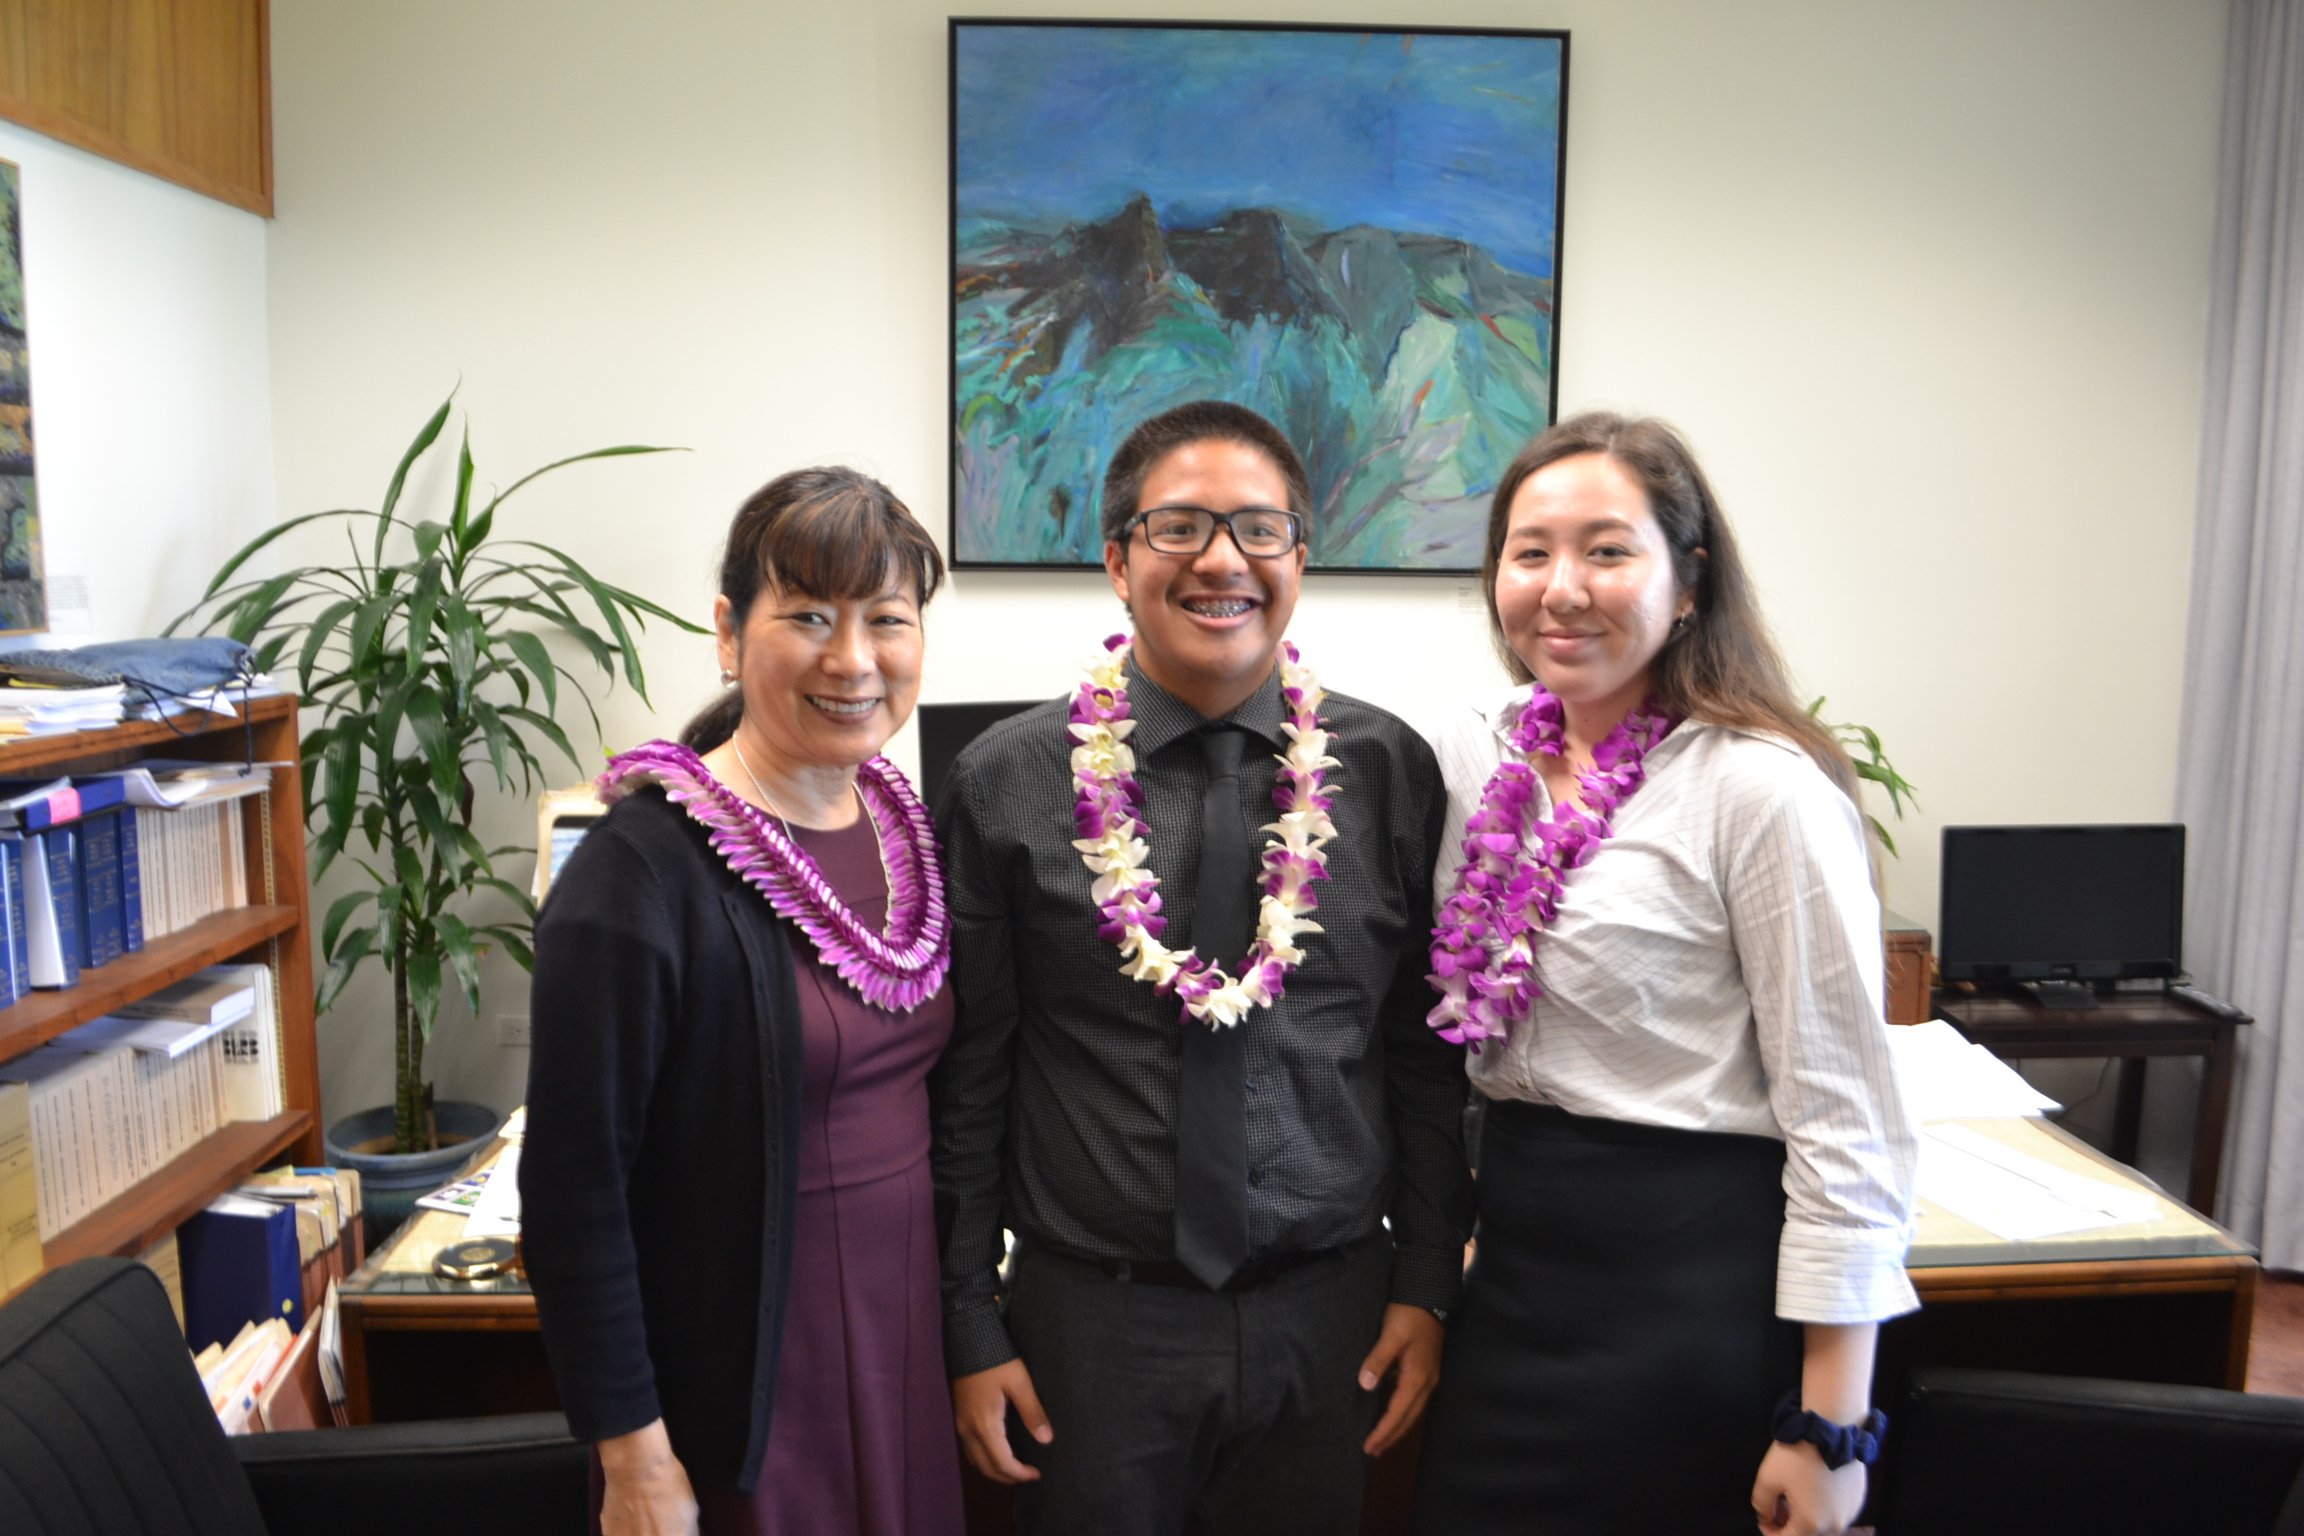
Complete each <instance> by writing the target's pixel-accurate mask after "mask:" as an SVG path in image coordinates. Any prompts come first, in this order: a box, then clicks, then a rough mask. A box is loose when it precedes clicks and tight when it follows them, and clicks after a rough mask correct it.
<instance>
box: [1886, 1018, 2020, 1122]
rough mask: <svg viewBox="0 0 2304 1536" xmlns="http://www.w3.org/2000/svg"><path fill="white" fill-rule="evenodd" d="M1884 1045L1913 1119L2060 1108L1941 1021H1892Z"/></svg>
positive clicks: (1978, 1116)
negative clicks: (1893, 1023)
mask: <svg viewBox="0 0 2304 1536" xmlns="http://www.w3.org/2000/svg"><path fill="white" fill-rule="evenodd" d="M1888 1046H1889V1053H1890V1054H1891V1055H1892V1056H1894V1057H1895V1058H1896V1080H1897V1081H1898V1082H1899V1083H1900V1084H1902V1085H1903V1088H1904V1101H1905V1103H1906V1104H1908V1105H1910V1106H1911V1109H1912V1113H1913V1115H1914V1117H1915V1118H1917V1119H1920V1120H1968V1119H1988V1118H1997V1117H2000V1116H2011V1115H2027V1116H2029V1115H2043V1114H2049V1113H2052V1112H2053V1111H2055V1110H2058V1109H2061V1108H2063V1106H2062V1105H2060V1104H2058V1103H2057V1102H2056V1101H2055V1100H2054V1099H2051V1098H2049V1097H2048V1096H2047V1095H2046V1094H2044V1093H2042V1092H2041V1091H2040V1090H2039V1089H2037V1088H2035V1087H2033V1086H2032V1085H2031V1084H2030V1083H2028V1082H2026V1081H2024V1079H2023V1078H2022V1077H2020V1076H2018V1075H2017V1073H2016V1069H2015V1068H2014V1067H2011V1066H2009V1065H2008V1063H2006V1062H2004V1061H2002V1060H2001V1059H2000V1058H1999V1057H1997V1056H1995V1055H1993V1054H1992V1053H1991V1052H1990V1051H1988V1050H1986V1049H1984V1047H1982V1046H1980V1045H1977V1044H1975V1043H1974V1042H1972V1041H1970V1040H1968V1039H1966V1038H1965V1037H1963V1036H1962V1035H1961V1033H1960V1032H1959V1031H1958V1030H1956V1029H1954V1028H1953V1027H1952V1026H1951V1025H1950V1024H1947V1023H1945V1022H1944V1021H1943V1020H1942V1019H1930V1020H1929V1021H1928V1022H1927V1023H1925V1024H1898V1025H1895V1026H1893V1027H1891V1028H1890V1029H1889V1031H1888Z"/></svg>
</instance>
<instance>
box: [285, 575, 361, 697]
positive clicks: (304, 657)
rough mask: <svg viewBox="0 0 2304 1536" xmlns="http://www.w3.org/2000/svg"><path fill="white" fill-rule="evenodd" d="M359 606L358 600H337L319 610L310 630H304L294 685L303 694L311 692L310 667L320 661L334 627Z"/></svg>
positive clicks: (345, 598)
mask: <svg viewBox="0 0 2304 1536" xmlns="http://www.w3.org/2000/svg"><path fill="white" fill-rule="evenodd" d="M359 606H360V600H359V599H358V598H352V597H343V598H338V599H337V600H336V601H335V602H333V603H330V604H329V605H328V606H327V607H325V608H323V609H321V610H320V616H319V617H318V618H316V619H314V620H313V621H312V626H311V628H309V629H307V630H305V632H304V646H303V649H302V650H301V651H299V652H298V653H297V657H296V685H297V687H298V688H299V689H300V690H301V691H303V692H304V693H307V694H309V693H310V692H311V691H312V667H313V664H314V663H315V662H317V661H318V660H319V659H320V651H321V648H322V647H323V646H325V645H326V644H327V643H328V637H329V636H330V635H333V634H334V633H336V626H337V625H339V624H341V623H343V622H344V620H345V619H346V618H347V617H348V616H349V615H350V614H351V613H352V611H353V610H354V609H356V608H358V607H359Z"/></svg>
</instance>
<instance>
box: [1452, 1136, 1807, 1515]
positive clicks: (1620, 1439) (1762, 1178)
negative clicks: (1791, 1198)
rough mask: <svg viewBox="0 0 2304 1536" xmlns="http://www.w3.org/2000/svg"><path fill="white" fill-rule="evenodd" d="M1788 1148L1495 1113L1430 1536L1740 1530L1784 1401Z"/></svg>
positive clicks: (1790, 1375)
mask: <svg viewBox="0 0 2304 1536" xmlns="http://www.w3.org/2000/svg"><path fill="white" fill-rule="evenodd" d="M1783 1174H1784V1146H1783V1143H1781V1142H1778V1141H1775V1140H1772V1139H1770V1138H1768V1137H1764V1136H1737V1135H1722V1134H1716V1133H1709V1132H1700V1131H1679V1130H1667V1129H1663V1128H1661V1127H1656V1126H1647V1125H1633V1124H1628V1123H1626V1122H1623V1121H1616V1120H1594V1119H1589V1118H1586V1117H1583V1116H1579V1115H1571V1114H1568V1113H1566V1112H1565V1111H1562V1110H1558V1109H1552V1108H1547V1107H1541V1106H1536V1105H1530V1104H1523V1103H1517V1102H1502V1101H1500V1102H1496V1103H1492V1104H1490V1105H1488V1106H1487V1118H1486V1124H1485V1126H1484V1127H1483V1129H1482V1132H1481V1147H1480V1245H1479V1249H1478V1253H1477V1256H1476V1257H1475V1259H1474V1261H1473V1265H1472V1270H1471V1273H1470V1275H1469V1276H1468V1277H1467V1278H1466V1282H1465V1291H1464V1300H1463V1305H1462V1306H1461V1307H1460V1308H1459V1309H1458V1311H1457V1312H1456V1314H1455V1315H1454V1316H1452V1317H1451V1318H1450V1319H1449V1325H1448V1348H1447V1355H1446V1359H1445V1363H1444V1365H1443V1368H1442V1371H1441V1377H1440V1388H1439V1392H1438V1394H1437V1395H1436V1396H1435V1397H1434V1399H1433V1402H1432V1410H1431V1415H1430V1417H1429V1418H1428V1419H1427V1420H1426V1423H1425V1429H1424V1452H1423V1461H1422V1466H1421V1470H1420V1472H1419V1475H1418V1480H1417V1490H1416V1529H1417V1530H1418V1531H1419V1532H1424V1533H1429V1536H1465V1533H1478V1532H1489V1531H1494V1532H1507V1531H1508V1532H1512V1533H1515V1536H1519V1533H1540V1536H1584V1533H1591V1536H1708V1533H1711V1532H1719V1533H1722V1536H1728V1533H1736V1536H1748V1533H1749V1532H1750V1531H1751V1530H1752V1529H1753V1514H1752V1502H1751V1500H1752V1484H1753V1480H1754V1479H1755V1478H1756V1477H1757V1476H1758V1474H1759V1471H1760V1459H1761V1457H1762V1456H1763V1455H1765V1454H1766V1452H1767V1450H1768V1446H1769V1443H1770V1442H1769V1433H1768V1431H1769V1422H1770V1415H1771V1411H1772V1410H1773V1408H1774V1407H1775V1403H1776V1400H1777V1399H1778V1398H1779V1397H1781V1396H1782V1395H1783V1394H1784V1393H1785V1392H1786V1391H1787V1390H1788V1389H1790V1388H1791V1387H1793V1386H1796V1385H1797V1384H1798V1382H1799V1378H1800V1360H1801V1343H1802V1334H1801V1330H1800V1328H1799V1326H1798V1325H1797V1324H1793V1323H1787V1322H1783V1321H1781V1320H1779V1319H1778V1318H1777V1316H1776V1246H1777V1240H1778V1238H1779V1236H1780V1235H1781V1233H1782V1231H1783V1228H1784V1188H1783Z"/></svg>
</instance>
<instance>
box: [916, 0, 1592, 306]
mask: <svg viewBox="0 0 2304 1536" xmlns="http://www.w3.org/2000/svg"><path fill="white" fill-rule="evenodd" d="M956 46H957V48H958V50H959V68H958V71H957V75H958V84H957V89H958V92H959V102H958V105H959V124H960V135H961V141H962V142H961V143H960V145H959V146H958V147H957V150H956V153H958V155H959V164H958V165H957V166H956V167H955V174H954V181H955V184H956V194H957V212H958V214H959V216H960V217H961V218H963V219H967V218H975V217H993V218H1019V219H1029V220H1033V221H1041V220H1048V219H1062V220H1078V219H1086V218H1102V217H1104V216H1105V215H1107V214H1109V213H1111V212H1112V211H1113V210H1115V209H1116V208H1118V207H1119V206H1120V204H1121V203H1122V202H1124V201H1125V200H1126V199H1127V198H1128V197H1129V196H1130V195H1131V194H1132V193H1135V192H1138V191H1142V192H1147V193H1149V194H1150V195H1151V197H1152V201H1153V203H1154V205H1155V206H1156V207H1157V208H1158V209H1159V211H1160V217H1161V222H1162V223H1163V224H1167V225H1170V226H1186V227H1189V226H1191V225H1194V224H1198V223H1205V222H1207V221H1208V220H1211V219H1213V218H1215V217H1217V216H1219V215H1221V214H1223V213H1225V212H1227V211H1229V210H1231V209H1233V208H1239V207H1251V206H1272V207H1279V208H1281V209H1283V210H1284V211H1286V212H1289V213H1292V214H1296V215H1298V216H1300V217H1303V218H1307V219H1310V220H1312V221H1313V222H1315V223H1317V224H1319V225H1321V226H1322V227H1324V228H1328V229H1338V228H1342V227H1344V226H1345V225H1349V224H1378V225H1383V226H1385V227H1387V228H1392V229H1401V230H1408V231H1413V232H1420V233H1429V234H1444V235H1449V236H1452V237H1455V238H1457V239H1463V240H1470V241H1473V242H1475V243H1477V244H1479V245H1481V246H1484V247H1486V248H1487V250H1488V251H1489V253H1490V254H1491V255H1493V256H1495V257H1496V258H1497V259H1498V260H1499V261H1501V262H1502V263H1503V264H1504V265H1505V266H1507V267H1510V268H1512V269H1514V270H1515V271H1520V272H1526V273H1530V274H1533V275H1536V276H1550V275H1551V272H1552V244H1553V236H1554V230H1553V210H1554V206H1555V204H1556V202H1557V188H1556V185H1555V181H1554V162H1555V160H1556V158H1557V154H1558V146H1557V139H1556V135H1557V132H1558V124H1559V109H1560V42H1559V40H1558V39H1557V38H1549V37H1515V36H1510V35H1490V36H1483V37H1470V36H1461V35H1450V34H1444V33H1440V34H1436V33H1400V32H1374V33H1370V32H1267V31H1259V30H1230V29H1213V28H1212V29H1200V30H1183V29H1177V28H1161V29H1157V30H1154V29H1149V28H1135V27H1062V26H1042V27H1010V26H971V25H962V26H961V27H960V28H959V30H958V36H957V42H956Z"/></svg>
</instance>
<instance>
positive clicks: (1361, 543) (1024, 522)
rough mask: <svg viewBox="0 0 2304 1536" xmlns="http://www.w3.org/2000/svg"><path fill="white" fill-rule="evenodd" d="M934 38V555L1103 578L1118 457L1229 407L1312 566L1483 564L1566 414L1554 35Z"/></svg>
mask: <svg viewBox="0 0 2304 1536" xmlns="http://www.w3.org/2000/svg"><path fill="white" fill-rule="evenodd" d="M951 25H952V35H951V65H952V93H951V105H952V434H953V457H952V498H951V511H952V528H951V543H950V550H949V552H950V554H951V557H952V562H953V564H954V565H956V566H960V567H963V568H969V567H974V568H987V567H990V568H1029V569H1049V568H1058V569H1078V568H1082V567H1091V566H1097V565H1100V564H1101V563H1102V561H1103V549H1104V539H1103V534H1102V532H1101V524H1100V517H1101V507H1100V502H1101V494H1100V490H1101V486H1100V477H1101V475H1102V472H1103V466H1104V463H1105V461H1106V460H1107V459H1108V458H1110V456H1111V454H1112V451H1113V449H1114V448H1116V447H1118V446H1119V444H1120V441H1121V440H1122V439H1123V438H1125V437H1126V436H1127V434H1128V432H1129V430H1130V429H1131V428H1132V427H1134V426H1135V424H1136V423H1137V422H1139V421H1142V420H1143V419H1144V418H1146V417H1148V416H1152V415H1154V414H1157V413H1158V412H1160V411H1163V410H1166V409H1168V408H1169V407H1171V406H1174V405H1180V404H1182V403H1184V402H1185V401H1187V400H1196V399H1204V398H1217V399H1225V400H1233V401H1237V402H1239V403H1240V404H1243V405H1247V406H1251V407H1253V408H1255V409H1256V410H1258V411H1261V412H1262V413H1263V414H1264V415H1266V416H1268V417H1270V418H1271V419H1272V420H1273V421H1274V422H1276V423H1278V424H1279V426H1280V427H1281V429H1282V430H1283V431H1285V432H1286V433H1287V434H1288V436H1289V438H1290V439H1291V440H1292V441H1293V442H1294V443H1295V444H1296V446H1297V448H1298V449H1299V450H1300V451H1301V452H1302V453H1303V455H1304V460H1305V465H1306V468H1307V469H1308V471H1309V473H1310V477H1311V482H1312V496H1313V503H1314V505H1313V516H1312V519H1311V527H1310V529H1309V531H1308V533H1307V536H1306V541H1307V543H1308V544H1309V545H1310V551H1311V565H1312V566H1313V568H1315V569H1319V570H1332V571H1425V572H1447V573H1453V574H1461V573H1464V572H1468V571H1473V570H1476V569H1478V567H1479V564H1480V555H1481V537H1482V534H1483V532H1484V530H1485V526H1486V519H1487V505H1488V501H1489V498H1490V497H1491V496H1492V495H1493V493H1494V491H1495V487H1496V481H1497V477H1498V475H1499V474H1500V473H1501V471H1502V470H1503V469H1504V467H1505V466H1506V465H1507V464H1508V463H1510V461H1511V459H1512V456H1513V454H1515V453H1516V452H1518V451H1519V449H1520V447H1521V446H1522V445H1523V444H1525V443H1526V442H1527V441H1528V439H1529V438H1530V437H1532V436H1534V435H1535V434H1536V433H1537V432H1539V431H1541V430H1542V429H1543V428H1544V427H1545V426H1547V425H1549V424H1550V422H1551V420H1552V417H1553V412H1554V408H1555V405H1556V403H1557V399H1558V383H1557V381H1558V378H1559V371H1558V366H1557V365H1558V341H1559V284H1560V210H1561V206H1562V204H1561V172H1562V165H1563V148H1564V142H1565V141H1564V135H1565V128H1566V121H1567V117H1566V114H1567V102H1568V35H1567V34H1566V33H1565V32H1536V31H1475V30H1468V29H1456V28H1436V27H1435V28H1416V29H1413V30H1395V31H1380V30H1378V31H1372V30H1368V29H1364V28H1346V27H1313V26H1288V27H1280V26H1261V25H1247V24H1240V25H1232V24H1223V23H1194V24H1191V25H1173V26H1171V25H1165V24H1158V23H1126V22H1121V23H1114V22H1072V21H1018V20H972V19H966V18H959V19H955V20H954V21H953V22H952V24H951Z"/></svg>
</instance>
